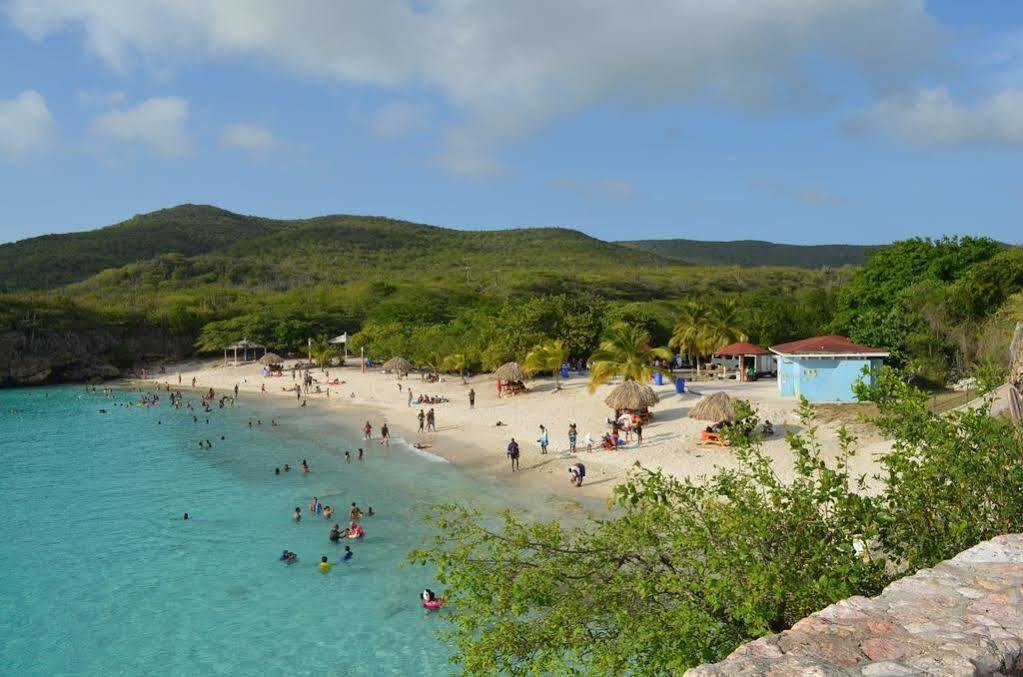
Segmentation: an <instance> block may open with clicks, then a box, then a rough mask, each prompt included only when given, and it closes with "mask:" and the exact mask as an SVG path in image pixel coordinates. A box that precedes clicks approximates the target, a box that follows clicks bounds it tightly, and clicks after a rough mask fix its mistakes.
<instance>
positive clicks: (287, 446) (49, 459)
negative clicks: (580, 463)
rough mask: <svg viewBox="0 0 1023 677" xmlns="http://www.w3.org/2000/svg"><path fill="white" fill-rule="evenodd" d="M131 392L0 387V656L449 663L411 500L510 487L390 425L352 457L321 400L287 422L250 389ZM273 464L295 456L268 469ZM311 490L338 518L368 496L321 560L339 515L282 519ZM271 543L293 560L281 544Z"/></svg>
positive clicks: (123, 663) (323, 668)
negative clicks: (198, 407)
mask: <svg viewBox="0 0 1023 677" xmlns="http://www.w3.org/2000/svg"><path fill="white" fill-rule="evenodd" d="M139 397H140V393H133V392H129V391H117V392H116V393H115V396H114V397H113V398H107V397H104V396H103V395H102V394H101V393H99V394H92V393H87V392H86V391H85V389H84V388H83V387H57V388H43V389H31V390H2V391H0V461H2V470H0V497H2V501H3V510H2V513H0V515H2V518H0V559H2V561H3V563H4V565H3V575H2V576H0V608H2V610H3V613H2V614H0V666H2V667H0V672H2V673H4V674H12V675H64V674H96V675H99V674H103V675H107V674H129V675H139V674H160V675H163V674H178V675H202V674H266V675H274V674H311V673H316V674H327V675H332V674H337V675H349V674H366V675H390V674H394V675H397V674H402V675H422V674H449V673H451V672H452V669H451V667H450V666H449V664H448V663H447V656H448V654H449V650H448V649H447V648H446V647H445V646H443V645H442V644H440V643H439V642H438V640H437V639H436V637H435V632H434V631H435V630H437V629H438V628H439V627H440V625H441V619H440V618H439V616H438V614H436V613H431V612H427V611H425V610H424V609H422V608H421V607H420V606H419V604H418V602H417V600H418V594H419V592H420V590H422V588H423V587H425V586H432V587H434V589H437V587H436V586H435V585H434V584H435V581H433V580H432V579H431V578H430V572H428V571H426V570H424V569H422V568H419V567H406V568H399V567H398V565H399V564H400V563H401V562H402V561H403V560H404V557H405V555H406V553H407V552H408V551H409V549H410V548H412V547H414V546H416V545H418V544H419V543H421V542H422V540H423V538H424V536H425V533H426V532H425V530H424V527H423V525H422V522H421V519H420V515H421V513H422V508H423V506H424V504H430V503H440V502H448V501H454V502H461V503H472V504H475V505H479V506H481V507H482V508H483V509H484V510H493V509H496V507H498V505H501V504H503V502H504V501H506V500H507V494H506V492H504V491H500V490H498V489H497V488H496V487H489V488H488V487H487V486H485V485H483V484H481V483H480V482H479V481H478V480H476V479H473V478H469V477H467V476H466V475H464V474H462V473H461V472H460V471H458V470H457V469H456V468H454V467H453V466H452V465H450V464H448V463H442V462H437V461H436V460H430V459H429V458H426V457H424V456H422V455H418V454H416V453H414V452H413V451H412V450H410V449H408V448H406V447H401V446H399V445H395V444H393V443H392V446H391V447H390V448H389V449H385V448H383V447H381V446H379V445H377V444H375V443H374V444H371V445H369V447H368V453H367V458H366V460H365V461H364V462H363V463H359V462H358V461H356V460H354V456H355V449H356V448H357V447H359V446H366V445H365V444H364V443H363V442H362V440H360V439H358V437H359V436H358V435H357V434H356V433H355V432H354V430H353V428H352V427H351V426H347V427H346V426H344V425H343V424H342V423H341V422H340V421H338V420H337V419H336V414H330V413H329V412H327V411H313V410H312V409H311V408H307V409H306V410H303V412H302V414H303V415H302V417H301V420H299V418H298V417H297V416H294V414H295V410H294V409H292V408H291V407H288V406H286V405H285V404H283V402H282V403H280V404H277V405H276V406H277V407H279V409H276V412H277V413H276V414H275V413H273V411H271V410H270V409H269V407H268V405H267V404H265V403H260V402H259V401H258V400H256V399H255V398H254V397H253V399H252V400H251V401H248V402H247V401H246V400H245V399H244V396H243V398H242V400H241V401H240V402H239V403H238V405H237V406H235V407H234V408H231V407H226V408H224V409H218V408H216V407H214V410H213V412H212V413H211V414H209V415H207V414H205V413H202V412H199V413H198V414H197V416H198V422H193V419H192V412H188V411H186V410H185V409H181V410H175V409H173V408H172V407H170V406H169V404H170V403H169V400H168V398H167V394H166V393H163V400H162V402H163V403H162V406H159V407H152V408H146V407H142V406H127V405H128V404H129V403H130V402H132V401H135V400H137V399H138V398H139ZM185 397H186V399H187V398H189V397H192V396H191V395H188V394H186V396H185ZM192 399H195V398H194V397H192ZM101 409H105V410H106V413H100V411H99V410H101ZM282 412H286V413H284V415H282ZM271 417H280V418H281V421H280V426H279V427H276V428H275V427H271V426H270V418H271ZM207 418H208V419H209V422H208V423H207ZM250 419H252V420H253V423H254V425H253V427H252V428H249V426H248V421H249V420H250ZM256 419H262V425H255V421H256ZM221 436H223V438H224V439H221ZM207 439H209V440H210V441H211V442H212V443H213V448H212V449H209V450H206V449H200V448H199V447H198V442H199V441H200V440H207ZM345 449H349V450H351V451H352V453H353V461H352V463H351V464H350V465H348V464H345V463H344V461H343V453H344V450H345ZM303 458H305V459H307V460H308V462H309V465H310V466H311V468H312V472H311V473H310V474H308V475H303V474H302V473H301V472H300V471H298V470H297V468H298V465H299V462H300V461H301V460H302V459H303ZM285 463H288V464H290V465H291V466H292V468H293V470H292V471H291V472H290V473H287V474H282V475H281V476H275V475H274V472H273V471H274V468H275V467H282V468H283V466H284V464H285ZM314 495H316V496H318V497H319V498H320V500H321V501H323V502H324V503H326V504H329V505H333V506H334V507H336V508H337V509H338V511H339V513H340V514H341V515H342V516H343V515H346V514H347V507H348V506H349V505H350V504H351V503H352V502H353V501H355V502H357V503H358V504H359V505H360V506H362V507H363V508H364V509H365V508H366V507H367V506H373V508H374V510H375V511H376V513H377V514H376V515H375V516H373V517H369V518H366V519H365V520H364V521H363V524H364V526H365V529H366V533H367V536H366V538H365V539H363V540H361V541H354V540H347V539H346V540H345V541H343V542H342V544H341V545H342V547H343V545H345V544H348V545H350V546H351V547H352V550H353V551H354V552H355V556H354V558H353V559H352V560H351V561H350V562H348V563H345V564H341V565H339V566H336V567H335V568H334V569H333V570H332V571H331V572H329V573H327V574H322V573H320V572H319V571H317V569H316V567H315V563H316V562H318V561H319V559H320V556H321V555H327V556H328V557H329V558H330V559H331V561H335V560H337V559H338V557H339V551H340V550H341V547H339V546H338V545H335V544H334V543H331V542H330V541H329V539H328V537H327V535H328V531H329V527H330V525H331V524H332V523H333V521H332V522H330V523H328V522H326V521H324V520H323V519H322V518H320V517H315V518H314V517H313V516H311V515H307V516H306V517H305V518H304V519H303V520H302V521H301V522H300V523H298V524H296V523H294V522H293V521H292V519H291V515H292V512H293V511H294V509H295V507H296V506H301V507H302V510H303V513H307V512H308V505H309V503H310V501H311V499H312V497H313V496H314ZM186 511H187V512H188V513H189V514H190V515H191V517H192V519H191V520H189V521H187V522H185V521H182V520H181V519H180V518H181V515H182V514H183V513H184V512H186ZM337 521H339V522H342V526H344V521H343V519H338V520H337ZM284 548H287V549H290V550H293V551H295V552H297V553H298V554H299V556H300V561H299V563H297V564H295V565H293V566H285V565H284V564H282V563H280V562H278V560H277V558H278V556H279V554H280V552H281V550H283V549H284ZM440 613H444V612H443V611H441V612H440Z"/></svg>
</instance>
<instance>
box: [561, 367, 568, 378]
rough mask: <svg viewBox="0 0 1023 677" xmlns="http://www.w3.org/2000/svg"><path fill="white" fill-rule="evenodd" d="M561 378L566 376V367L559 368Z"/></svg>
mask: <svg viewBox="0 0 1023 677" xmlns="http://www.w3.org/2000/svg"><path fill="white" fill-rule="evenodd" d="M561 378H568V367H562V368H561Z"/></svg>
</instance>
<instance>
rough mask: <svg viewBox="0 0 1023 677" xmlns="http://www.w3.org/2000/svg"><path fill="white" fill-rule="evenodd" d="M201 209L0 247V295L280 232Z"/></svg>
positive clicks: (271, 224) (262, 222)
mask: <svg viewBox="0 0 1023 677" xmlns="http://www.w3.org/2000/svg"><path fill="white" fill-rule="evenodd" d="M286 227H287V224H286V223H284V222H280V221H273V220H271V219H263V218H258V217H252V216H242V215H240V214H234V213H232V212H229V211H226V210H223V209H218V208H216V207H208V206H201V205H181V206H179V207H173V208H171V209H161V210H160V211H156V212H151V213H149V214H140V215H137V216H135V217H133V218H131V219H129V220H127V221H124V222H122V223H118V224H116V225H113V226H108V227H106V228H99V229H97V230H90V231H87V232H82V233H64V234H60V235H43V236H41V237H33V238H29V239H27V240H20V241H18V242H11V243H7V244H3V245H0V291H8V292H9V291H22V290H30V289H48V288H51V287H57V286H61V285H64V284H68V283H70V282H75V281H78V280H82V279H85V278H86V277H88V276H90V275H93V274H94V273H98V272H99V271H101V270H105V269H107V268H114V267H117V266H123V265H125V264H127V263H131V262H133V261H140V260H144V259H149V258H152V257H154V256H159V255H161V254H170V253H177V254H184V255H186V256H189V255H195V254H202V253H205V252H209V251H212V250H214V249H216V248H218V247H224V246H226V245H230V244H232V243H233V242H236V241H237V240H239V239H248V238H253V237H259V236H261V235H266V234H268V233H272V232H274V231H276V230H279V229H282V228H286Z"/></svg>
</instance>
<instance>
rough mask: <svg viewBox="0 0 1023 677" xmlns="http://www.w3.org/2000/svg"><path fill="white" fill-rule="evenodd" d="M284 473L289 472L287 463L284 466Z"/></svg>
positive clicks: (289, 468)
mask: <svg viewBox="0 0 1023 677" xmlns="http://www.w3.org/2000/svg"><path fill="white" fill-rule="evenodd" d="M284 472H291V466H290V465H288V464H287V463H285V464H284Z"/></svg>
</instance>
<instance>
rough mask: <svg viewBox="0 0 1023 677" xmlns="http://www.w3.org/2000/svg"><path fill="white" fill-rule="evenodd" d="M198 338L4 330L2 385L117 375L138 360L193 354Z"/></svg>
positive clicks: (157, 332)
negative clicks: (195, 340)
mask: <svg viewBox="0 0 1023 677" xmlns="http://www.w3.org/2000/svg"><path fill="white" fill-rule="evenodd" d="M192 340H193V337H191V336H170V335H167V334H166V333H164V332H162V331H160V330H159V329H146V330H140V329H138V328H132V329H125V330H124V331H123V332H117V331H114V330H108V329H103V330H82V331H73V330H67V331H31V332H29V331H11V332H5V333H0V387H10V386H21V385H42V384H47V383H63V382H81V381H91V380H102V379H110V378H117V377H119V376H121V375H122V374H123V373H124V370H125V369H127V368H128V367H130V366H131V365H132V363H133V362H135V361H136V360H140V361H155V360H173V359H180V358H182V357H185V356H187V355H189V354H190V353H191V350H192Z"/></svg>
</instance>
